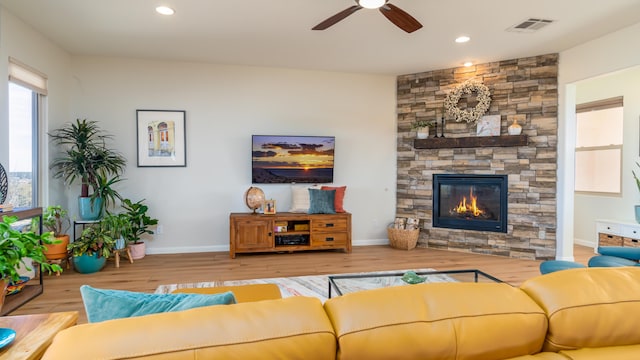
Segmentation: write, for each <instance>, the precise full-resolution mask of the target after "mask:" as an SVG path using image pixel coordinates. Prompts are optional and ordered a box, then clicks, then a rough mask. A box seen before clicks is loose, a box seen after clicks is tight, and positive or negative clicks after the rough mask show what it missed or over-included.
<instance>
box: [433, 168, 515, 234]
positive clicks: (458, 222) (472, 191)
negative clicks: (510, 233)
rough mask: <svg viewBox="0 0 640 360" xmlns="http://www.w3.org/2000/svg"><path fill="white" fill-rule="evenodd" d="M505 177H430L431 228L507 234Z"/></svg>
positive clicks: (467, 175) (463, 175)
mask: <svg viewBox="0 0 640 360" xmlns="http://www.w3.org/2000/svg"><path fill="white" fill-rule="evenodd" d="M507 189H508V185H507V175H469V174H434V175H433V227H441V228H450V229H465V230H478V231H493V232H503V233H506V232H507Z"/></svg>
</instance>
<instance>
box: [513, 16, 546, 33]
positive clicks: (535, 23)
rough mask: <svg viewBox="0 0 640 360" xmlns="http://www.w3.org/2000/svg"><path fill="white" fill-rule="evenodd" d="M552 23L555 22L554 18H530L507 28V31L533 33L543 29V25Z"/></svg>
mask: <svg viewBox="0 0 640 360" xmlns="http://www.w3.org/2000/svg"><path fill="white" fill-rule="evenodd" d="M551 23H553V20H547V19H534V18H529V19H526V20H524V21H522V22H520V23H518V24H516V25H513V26H511V27H510V28H508V29H507V31H512V32H522V33H532V32H535V31H538V30H540V29H542V28H543V27H545V26H547V25H549V24H551Z"/></svg>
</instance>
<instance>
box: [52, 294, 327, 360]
mask: <svg viewBox="0 0 640 360" xmlns="http://www.w3.org/2000/svg"><path fill="white" fill-rule="evenodd" d="M335 355H336V338H335V334H334V331H333V328H332V327H331V323H330V322H329V319H328V318H327V315H326V314H325V313H324V311H323V309H322V303H321V302H320V300H318V299H316V298H311V297H304V296H294V297H290V298H285V299H279V300H265V301H257V302H247V303H241V304H234V305H229V306H206V307H201V308H196V309H191V310H185V311H179V312H170V313H160V314H152V315H147V316H140V317H136V318H124V319H117V320H111V321H105V322H101V323H93V324H82V325H77V326H73V327H70V328H68V329H66V330H63V331H61V332H59V333H58V334H57V335H56V337H55V339H54V340H53V343H52V344H51V346H50V347H49V348H48V349H47V351H46V353H45V354H44V357H43V358H42V359H43V360H54V359H82V360H85V359H146V360H148V359H265V360H269V359H274V360H275V359H305V360H306V359H309V360H332V359H335Z"/></svg>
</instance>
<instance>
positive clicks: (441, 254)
mask: <svg viewBox="0 0 640 360" xmlns="http://www.w3.org/2000/svg"><path fill="white" fill-rule="evenodd" d="M574 255H575V258H576V261H578V262H581V263H583V264H586V262H587V261H588V259H589V258H590V257H591V256H593V249H592V248H588V247H584V246H576V247H575V254H574ZM539 263H540V262H539V261H531V260H519V259H509V258H503V257H498V256H490V255H477V254H469V253H463V252H453V251H444V250H434V249H421V248H419V249H414V250H411V251H403V250H395V249H392V248H390V247H388V246H361V247H354V248H353V252H352V253H351V254H346V253H343V252H334V251H324V252H320V251H318V252H298V253H292V254H287V253H285V254H259V255H257V254H249V255H246V254H245V255H238V256H237V257H236V258H235V259H229V254H228V253H227V252H216V253H196V254H174V255H147V256H146V257H145V258H144V259H142V260H137V261H135V262H134V263H133V264H130V263H129V262H127V261H126V260H125V261H121V264H120V268H119V269H116V268H115V265H114V263H113V262H109V263H107V266H106V267H105V268H104V269H103V270H102V271H101V272H99V273H95V274H87V275H85V274H79V273H76V272H74V271H73V270H67V271H65V272H63V273H62V274H61V275H60V276H59V277H57V276H55V275H45V278H44V293H43V294H42V295H40V296H38V297H37V298H35V299H33V300H31V301H30V302H28V303H27V304H25V305H23V306H22V307H20V308H18V309H17V310H16V311H14V312H13V313H11V315H22V314H35V313H47V312H58V311H73V310H75V311H78V312H79V314H80V316H79V319H78V323H85V322H86V315H85V313H84V308H83V304H82V299H81V297H80V291H79V287H80V285H83V284H87V285H91V286H93V287H97V288H109V289H120V290H133V291H142V292H153V291H154V290H155V289H156V288H157V287H158V286H159V285H165V284H175V283H186V282H201V281H214V280H243V279H255V278H271V277H288V276H302V275H320V274H338V273H349V272H364V271H376V270H402V269H416V268H433V269H436V270H449V269H479V270H482V271H484V272H486V273H488V274H491V275H493V276H495V277H497V278H499V279H501V280H503V281H506V282H508V283H510V284H512V285H516V286H517V285H520V284H521V283H522V282H523V281H525V280H526V279H529V278H531V277H534V276H536V275H538V274H539V271H538V266H539Z"/></svg>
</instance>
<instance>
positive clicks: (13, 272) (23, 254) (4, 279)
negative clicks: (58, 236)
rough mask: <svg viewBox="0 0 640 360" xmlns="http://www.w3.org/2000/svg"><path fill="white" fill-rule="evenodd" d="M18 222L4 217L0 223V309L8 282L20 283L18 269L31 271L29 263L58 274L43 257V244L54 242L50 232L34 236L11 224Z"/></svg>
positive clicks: (53, 266) (55, 265) (13, 218)
mask: <svg viewBox="0 0 640 360" xmlns="http://www.w3.org/2000/svg"><path fill="white" fill-rule="evenodd" d="M17 220H18V218H17V217H15V216H4V217H2V221H1V222H0V309H1V308H2V304H4V296H5V289H6V287H7V285H8V284H9V283H10V282H18V281H20V272H19V269H20V268H21V267H24V268H25V269H26V270H29V271H30V270H32V268H31V267H30V264H29V261H26V262H25V258H30V259H31V261H30V262H31V263H32V264H35V265H39V266H42V269H43V270H46V271H48V272H52V271H54V272H60V271H62V268H61V267H60V266H59V265H57V264H49V263H48V262H47V258H46V257H45V256H44V251H45V247H44V245H43V244H51V243H52V242H53V241H54V240H53V238H52V237H51V233H50V232H45V233H43V234H40V235H38V234H36V233H35V232H33V231H20V230H18V229H16V228H15V227H14V226H13V224H14V223H15V222H16V221H17Z"/></svg>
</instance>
